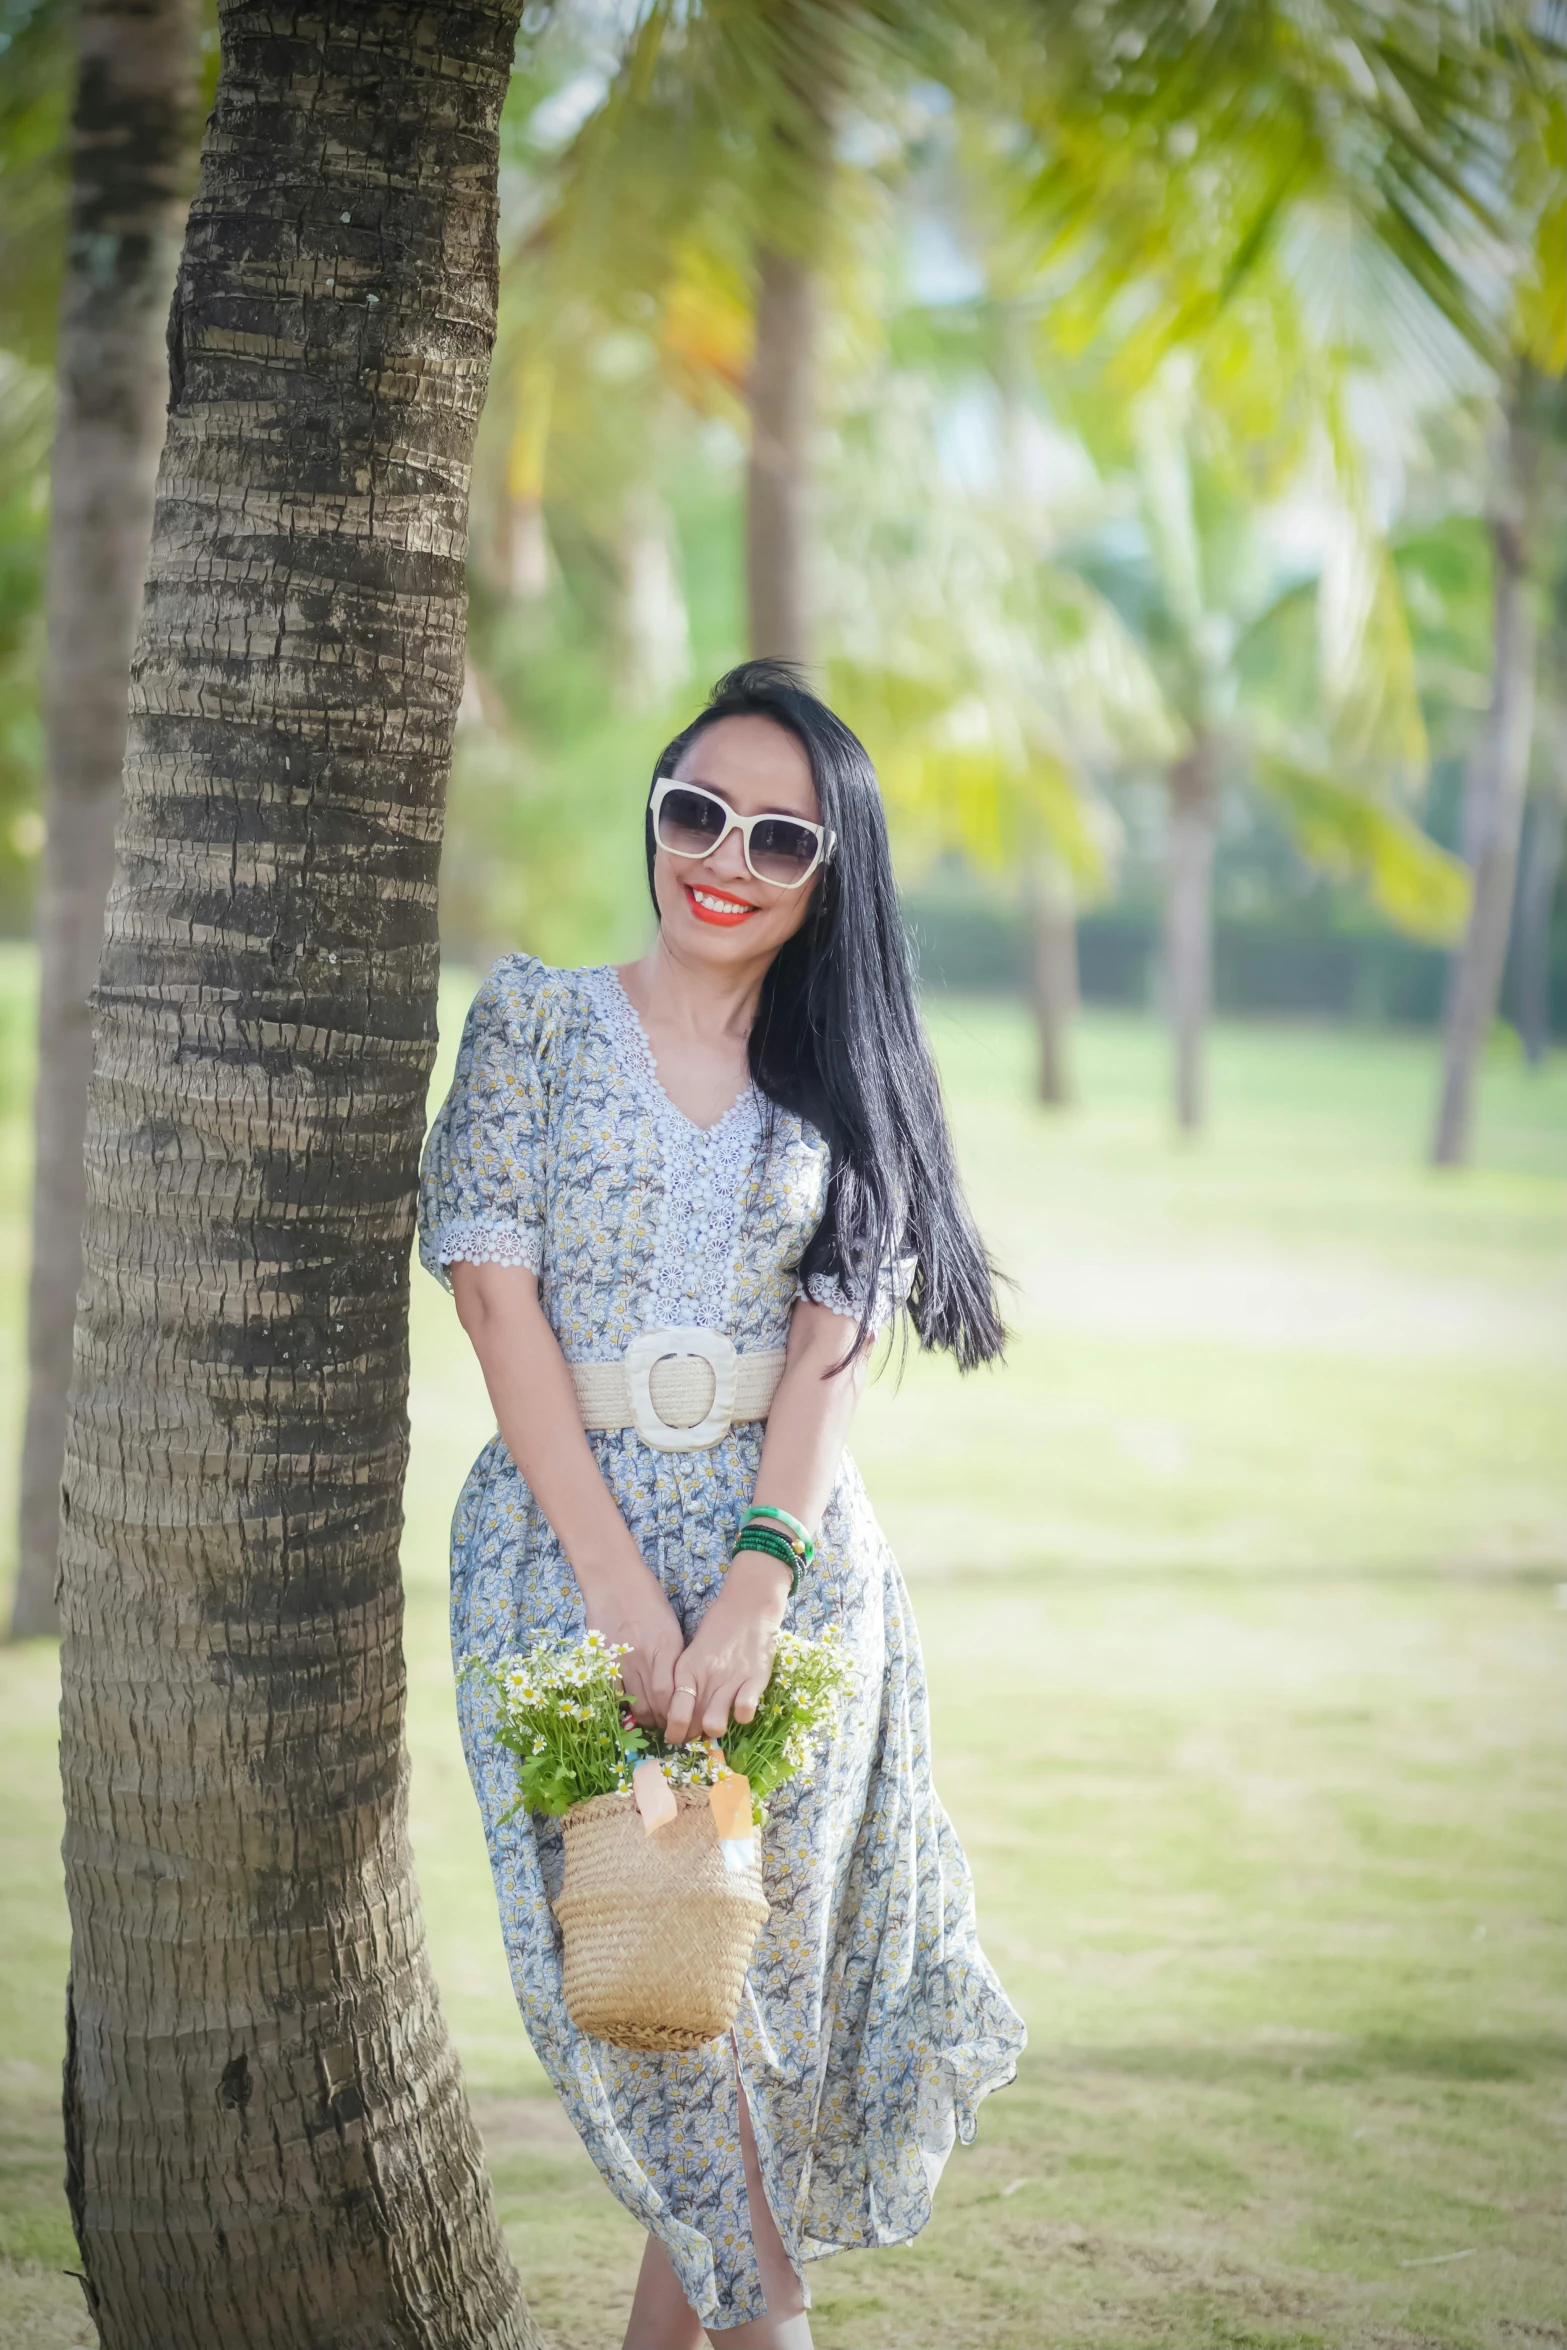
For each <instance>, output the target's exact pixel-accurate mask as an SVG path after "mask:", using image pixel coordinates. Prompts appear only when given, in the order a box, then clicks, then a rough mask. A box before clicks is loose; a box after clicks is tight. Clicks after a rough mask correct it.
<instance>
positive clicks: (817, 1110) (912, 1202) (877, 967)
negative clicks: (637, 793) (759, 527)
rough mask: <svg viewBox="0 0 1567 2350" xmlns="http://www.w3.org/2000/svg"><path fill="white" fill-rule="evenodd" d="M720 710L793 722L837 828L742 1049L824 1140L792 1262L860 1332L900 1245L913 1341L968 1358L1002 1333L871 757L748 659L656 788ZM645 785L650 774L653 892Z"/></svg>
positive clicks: (816, 702) (783, 665)
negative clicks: (820, 1187)
mask: <svg viewBox="0 0 1567 2350" xmlns="http://www.w3.org/2000/svg"><path fill="white" fill-rule="evenodd" d="M721 718H770V719H771V720H772V721H773V723H774V725H776V726H782V727H784V728H786V729H787V731H788V732H789V733H790V734H792V735H793V736H794V738H795V740H796V741H797V742H798V743H799V744H800V746H801V748H802V749H803V751H804V752H805V755H806V757H807V758H808V759H809V761H810V763H811V775H812V779H813V780H814V782H815V785H816V796H817V801H818V803H819V806H820V811H821V820H822V822H823V824H825V825H826V826H827V828H828V829H829V831H830V832H832V833H833V834H834V835H835V836H836V838H835V841H834V846H833V851H832V855H831V857H830V858H829V859H828V861H827V863H826V864H825V865H824V866H823V867H822V869H821V872H820V876H819V878H818V881H817V884H816V891H815V895H814V898H813V901H812V905H811V910H810V912H809V913H808V914H807V916H806V918H805V921H804V922H803V923H802V924H801V926H800V928H799V929H798V930H797V931H796V932H795V934H794V936H793V937H792V938H790V939H787V940H785V942H784V944H783V945H782V946H781V947H780V948H779V950H778V953H777V954H776V955H775V956H774V958H773V961H772V963H771V965H770V967H769V969H768V972H767V976H766V978H765V979H764V980H763V982H762V994H761V1001H760V1003H759V1004H758V1006H757V1013H756V1020H755V1023H754V1025H753V1026H752V1029H751V1040H750V1047H749V1052H750V1062H751V1076H752V1079H753V1081H754V1082H755V1084H756V1087H757V1089H758V1091H759V1092H760V1093H762V1094H763V1095H765V1096H766V1098H767V1099H768V1100H769V1101H772V1102H776V1103H777V1105H778V1106H779V1108H780V1109H784V1110H792V1111H794V1112H795V1113H796V1115H798V1116H799V1117H801V1118H807V1119H809V1120H810V1122H811V1124H812V1125H813V1126H815V1127H816V1128H817V1130H818V1131H819V1132H820V1133H821V1134H822V1135H823V1136H824V1137H825V1138H826V1141H827V1144H828V1146H829V1149H830V1151H831V1153H832V1165H831V1173H830V1175H829V1178H828V1186H827V1204H826V1208H825V1210H824V1211H823V1214H822V1220H821V1222H820V1223H819V1224H818V1226H817V1227H816V1230H815V1232H814V1233H813V1235H812V1237H811V1240H810V1243H809V1245H808V1247H807V1248H806V1251H805V1254H804V1256H803V1257H802V1259H801V1262H800V1271H801V1275H802V1277H803V1278H805V1279H806V1280H809V1278H810V1277H811V1276H812V1275H817V1276H824V1277H827V1278H830V1279H833V1280H836V1282H837V1283H838V1284H839V1286H840V1288H841V1290H842V1292H843V1294H844V1296H845V1297H846V1298H847V1299H848V1300H849V1301H850V1303H851V1304H852V1306H853V1308H854V1311H855V1312H856V1314H857V1315H858V1317H859V1322H860V1330H861V1335H862V1336H864V1335H866V1334H868V1332H869V1329H870V1326H871V1322H872V1319H873V1317H874V1314H875V1307H876V1290H877V1278H878V1272H879V1270H880V1268H882V1267H883V1266H885V1265H887V1264H889V1263H890V1262H892V1261H894V1260H898V1259H902V1260H903V1261H904V1263H905V1264H907V1263H908V1261H909V1260H912V1262H913V1267H914V1274H913V1285H912V1288H911V1289H910V1291H909V1299H908V1313H909V1319H910V1321H911V1322H912V1323H913V1325H914V1329H915V1331H916V1332H917V1334H918V1337H919V1341H920V1344H921V1346H923V1347H942V1348H945V1349H946V1350H947V1351H948V1352H949V1353H950V1354H953V1355H955V1356H956V1357H957V1360H958V1363H959V1365H960V1367H961V1368H962V1369H964V1370H969V1369H971V1368H972V1367H973V1365H974V1364H976V1363H983V1362H988V1361H990V1360H991V1359H992V1357H994V1356H996V1355H998V1354H1000V1352H1001V1349H1002V1346H1003V1344H1004V1342H1005V1338H1006V1332H1005V1331H1004V1329H1003V1328H1002V1323H1001V1317H1000V1314H999V1312H998V1311H997V1307H996V1293H995V1276H994V1270H993V1268H992V1266H991V1264H990V1261H989V1259H988V1257H987V1256H986V1254H985V1250H984V1247H983V1245H982V1243H981V1241H980V1238H979V1235H978V1233H977V1232H976V1231H975V1229H974V1221H973V1218H972V1217H971V1215H970V1214H969V1211H968V1206H967V1203H966V1202H965V1200H964V1197H963V1190H962V1186H961V1184H960V1183H959V1180H958V1171H957V1164H956V1161H955V1159H954V1156H953V1150H952V1137H951V1135H950V1134H949V1133H948V1131H947V1120H946V1113H945V1111H944V1110H943V1108H942V1101H941V1088H940V1085H939V1083H938V1081H937V1077H936V1069H935V1064H934V1062H933V1061H932V1059H931V1053H930V1046H929V1044H928V1043H927V1042H926V1038H925V1030H924V1025H923V1023H922V1021H921V1019H920V1015H919V1007H918V1005H917V1004H916V1002H915V996H914V979H913V972H912V970H911V968H910V962H909V949H908V942H907V938H906V936H905V933H904V928H903V922H902V918H901V915H900V913H899V909H898V890H897V884H896V882H895V881H894V879H893V872H892V853H891V850H890V849H889V847H888V844H887V820H886V817H885V814H884V813H883V810H882V804H881V791H880V787H879V786H878V784H877V781H876V770H875V768H874V767H873V766H872V765H871V762H870V758H869V756H868V754H867V752H866V750H865V746H864V744H863V743H861V742H860V740H859V739H858V737H857V736H856V735H854V734H851V732H850V731H849V729H848V727H847V726H845V725H844V723H843V721H842V719H841V718H838V717H836V716H835V715H834V713H833V712H832V711H831V710H829V709H828V707H827V705H826V703H825V702H823V701H821V700H820V699H819V698H818V697H817V696H816V695H815V694H813V693H812V692H811V690H810V688H809V687H808V686H807V685H806V684H805V682H804V680H803V679H802V677H801V676H800V674H799V672H798V671H797V670H796V669H795V668H794V667H793V666H792V665H791V664H790V663H788V662H786V661H746V662H743V663H742V664H741V666H740V667H739V668H738V669H731V670H730V671H729V673H728V675H727V676H724V677H721V678H720V679H719V681H718V683H717V684H716V685H715V686H714V688H713V690H712V693H711V694H710V695H709V696H708V701H707V707H706V708H705V709H704V710H703V711H702V712H701V713H700V715H699V716H698V717H696V718H694V719H693V720H692V722H691V724H690V725H689V726H688V727H686V728H685V730H684V732H683V733H681V734H677V735H676V737H675V739H674V741H673V742H672V743H670V744H669V745H668V746H667V748H666V749H665V750H664V752H663V753H662V755H661V757H660V758H659V761H658V764H657V766H656V767H655V768H654V770H653V786H654V787H656V786H657V784H658V783H659V781H660V780H661V779H662V778H663V777H664V776H666V775H672V774H673V773H674V771H675V768H676V767H677V766H678V765H679V763H680V760H681V758H682V757H683V756H684V754H685V752H686V751H687V749H688V748H689V747H690V745H691V744H692V743H693V742H695V741H696V739H697V737H698V736H699V735H700V734H702V733H704V732H705V731H706V729H707V728H708V727H709V726H713V725H715V724H716V723H717V721H718V720H719V719H721ZM651 801H652V790H651V789H650V791H649V813H648V818H647V875H648V888H649V890H650V891H651V890H652V889H653V857H654V841H653V821H652V809H651ZM653 903H654V907H655V909H656V908H657V905H658V899H657V895H656V893H655V894H654V898H653Z"/></svg>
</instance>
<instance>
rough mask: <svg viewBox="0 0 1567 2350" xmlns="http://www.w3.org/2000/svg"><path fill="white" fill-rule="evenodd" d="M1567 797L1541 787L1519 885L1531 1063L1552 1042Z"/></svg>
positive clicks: (1521, 980)
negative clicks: (1555, 917) (1554, 942)
mask: <svg viewBox="0 0 1567 2350" xmlns="http://www.w3.org/2000/svg"><path fill="white" fill-rule="evenodd" d="M1564 830H1567V797H1564V796H1563V794H1562V793H1561V791H1560V790H1551V791H1542V792H1541V793H1539V795H1538V796H1537V798H1536V800H1535V803H1534V815H1533V818H1532V820H1531V822H1530V825H1529V844H1528V851H1527V854H1526V856H1525V858H1524V871H1523V880H1522V882H1521V884H1520V886H1519V890H1518V1033H1519V1035H1520V1036H1521V1037H1522V1038H1523V1049H1524V1051H1525V1053H1526V1054H1527V1056H1528V1059H1529V1065H1530V1067H1531V1068H1536V1069H1537V1068H1538V1067H1539V1066H1540V1064H1541V1062H1542V1061H1543V1060H1544V1059H1545V1056H1546V1054H1547V1052H1548V1051H1549V1049H1550V1042H1551V908H1552V906H1553V905H1554V904H1555V902H1556V883H1557V879H1558V877H1559V876H1560V873H1561V869H1562V836H1563V832H1564Z"/></svg>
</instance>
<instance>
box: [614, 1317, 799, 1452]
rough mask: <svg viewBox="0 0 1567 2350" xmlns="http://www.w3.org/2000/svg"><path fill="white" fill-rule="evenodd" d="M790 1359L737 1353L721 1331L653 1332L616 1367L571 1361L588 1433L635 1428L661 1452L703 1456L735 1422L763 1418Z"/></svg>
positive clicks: (637, 1341)
mask: <svg viewBox="0 0 1567 2350" xmlns="http://www.w3.org/2000/svg"><path fill="white" fill-rule="evenodd" d="M783 1367H784V1355H783V1350H782V1349H781V1348H780V1349H779V1350H778V1351H777V1352H776V1353H775V1354H755V1355H743V1354H737V1353H736V1351H735V1347H734V1343H733V1341H732V1340H731V1339H728V1338H726V1337H725V1336H724V1335H723V1333H722V1331H720V1330H701V1329H697V1328H694V1327H693V1328H689V1329H685V1328H682V1329H674V1330H649V1331H648V1332H647V1333H646V1335H645V1336H644V1337H641V1338H634V1339H633V1340H632V1341H631V1344H630V1345H629V1346H628V1347H627V1349H626V1351H625V1353H624V1354H623V1355H622V1357H621V1359H620V1361H619V1362H618V1363H573V1364H572V1366H571V1376H572V1379H573V1382H574V1383H575V1386H576V1390H577V1402H578V1405H579V1406H580V1408H581V1411H582V1425H583V1427H584V1428H635V1430H636V1432H637V1434H638V1435H639V1436H640V1437H641V1439H642V1441H643V1443H644V1444H651V1445H652V1446H653V1447H654V1449H655V1451H658V1452H703V1451H705V1450H706V1448H707V1447H708V1446H709V1445H710V1444H716V1443H717V1442H718V1440H719V1438H720V1437H721V1436H726V1435H727V1434H728V1433H729V1430H730V1428H731V1427H732V1426H733V1424H734V1422H735V1421H736V1420H765V1419H766V1417H767V1415H768V1412H769V1411H770V1410H771V1408H772V1401H773V1397H774V1395H775V1394H776V1392H777V1388H778V1382H779V1380H780V1379H781V1378H782V1377H783Z"/></svg>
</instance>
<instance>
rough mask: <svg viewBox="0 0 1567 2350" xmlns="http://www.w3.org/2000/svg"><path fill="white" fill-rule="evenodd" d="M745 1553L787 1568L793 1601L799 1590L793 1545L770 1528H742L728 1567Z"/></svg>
mask: <svg viewBox="0 0 1567 2350" xmlns="http://www.w3.org/2000/svg"><path fill="white" fill-rule="evenodd" d="M747 1551H754V1552H755V1553H756V1555H757V1556H758V1557H759V1558H770V1559H776V1560H777V1562H778V1564H779V1566H781V1567H787V1568H788V1570H789V1597H790V1598H791V1599H793V1597H794V1595H795V1593H796V1592H797V1591H798V1590H799V1588H800V1559H799V1554H798V1552H797V1551H796V1550H795V1548H794V1545H793V1544H792V1543H791V1542H789V1541H787V1540H786V1539H785V1537H784V1536H783V1535H782V1534H775V1533H774V1532H773V1530H772V1528H771V1527H770V1526H742V1527H741V1529H740V1532H739V1535H738V1536H737V1538H736V1541H735V1547H734V1556H733V1557H732V1558H731V1559H730V1562H729V1563H730V1565H731V1566H733V1565H734V1563H735V1560H736V1559H739V1558H741V1557H742V1556H743V1555H744V1554H745V1552H747Z"/></svg>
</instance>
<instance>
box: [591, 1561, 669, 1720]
mask: <svg viewBox="0 0 1567 2350" xmlns="http://www.w3.org/2000/svg"><path fill="white" fill-rule="evenodd" d="M587 1615H588V1630H589V1631H590V1632H602V1633H603V1635H604V1637H605V1639H606V1640H614V1641H624V1642H625V1644H626V1646H627V1647H628V1648H629V1649H630V1651H631V1654H630V1655H629V1656H623V1657H622V1658H621V1660H620V1678H621V1680H622V1682H623V1683H624V1684H625V1691H626V1702H627V1703H628V1704H629V1706H630V1707H631V1710H632V1712H633V1714H634V1715H635V1716H636V1718H637V1720H638V1722H639V1723H640V1724H641V1725H642V1727H643V1729H644V1730H646V1729H655V1730H661V1729H662V1728H663V1727H664V1722H665V1718H666V1716H667V1715H668V1712H669V1706H670V1700H671V1698H672V1697H673V1695H674V1689H675V1666H676V1664H677V1663H678V1661H679V1658H680V1654H681V1651H682V1650H683V1649H684V1647H685V1644H686V1636H685V1634H684V1632H683V1631H682V1630H681V1628H680V1618H679V1617H678V1616H677V1615H676V1613H675V1611H674V1609H673V1608H672V1607H671V1606H670V1604H669V1602H668V1600H667V1599H666V1598H665V1596H664V1593H663V1590H662V1588H661V1586H660V1585H659V1584H658V1583H656V1582H655V1581H654V1579H653V1577H652V1576H651V1575H650V1574H649V1573H648V1571H647V1569H646V1567H643V1568H641V1569H640V1570H639V1571H636V1572H634V1574H633V1575H631V1576H624V1577H617V1579H616V1580H615V1581H614V1582H613V1583H612V1584H610V1585H608V1586H607V1587H606V1588H605V1589H604V1590H602V1591H600V1592H598V1593H597V1594H595V1595H587Z"/></svg>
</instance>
